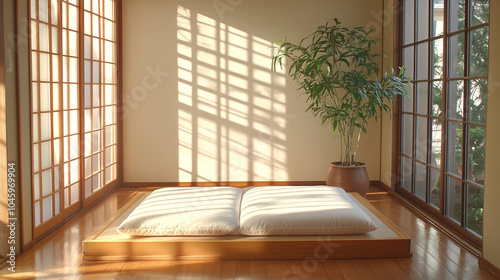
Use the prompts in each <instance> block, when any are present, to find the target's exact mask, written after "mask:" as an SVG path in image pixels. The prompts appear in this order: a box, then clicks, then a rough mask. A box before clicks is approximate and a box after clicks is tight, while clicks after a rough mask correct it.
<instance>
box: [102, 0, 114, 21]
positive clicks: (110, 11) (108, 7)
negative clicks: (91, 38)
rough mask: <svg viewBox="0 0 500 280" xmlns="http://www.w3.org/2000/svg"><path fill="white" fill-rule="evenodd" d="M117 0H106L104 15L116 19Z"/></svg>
mask: <svg viewBox="0 0 500 280" xmlns="http://www.w3.org/2000/svg"><path fill="white" fill-rule="evenodd" d="M114 3H115V1H114V0H104V16H105V17H106V18H108V19H110V20H114V19H115V17H114V14H115V5H114Z"/></svg>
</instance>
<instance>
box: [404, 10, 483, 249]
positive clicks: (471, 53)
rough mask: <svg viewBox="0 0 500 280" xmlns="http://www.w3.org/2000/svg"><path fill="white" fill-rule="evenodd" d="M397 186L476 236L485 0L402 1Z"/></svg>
mask: <svg viewBox="0 0 500 280" xmlns="http://www.w3.org/2000/svg"><path fill="white" fill-rule="evenodd" d="M402 4H403V13H402V21H403V28H402V29H403V30H402V46H401V58H402V64H404V65H406V72H405V76H408V77H412V78H413V82H412V84H411V85H409V89H408V92H409V96H410V98H408V99H403V100H402V103H401V134H400V136H401V138H400V140H401V149H400V162H401V165H400V176H401V183H400V186H399V189H400V190H402V191H403V193H407V194H408V195H409V196H410V197H411V198H413V199H416V200H419V201H421V202H424V203H425V204H426V205H428V206H429V208H430V209H434V212H436V213H437V214H438V215H440V216H443V217H446V218H445V220H447V221H449V223H450V224H452V225H456V227H461V228H464V230H463V231H464V232H467V233H469V234H472V235H473V236H475V237H476V238H478V239H480V238H481V236H482V215H483V189H484V162H485V161H484V156H485V130H486V94H487V83H488V81H487V75H488V40H489V24H488V22H489V1H488V0H447V1H445V0H429V1H413V0H403V1H402Z"/></svg>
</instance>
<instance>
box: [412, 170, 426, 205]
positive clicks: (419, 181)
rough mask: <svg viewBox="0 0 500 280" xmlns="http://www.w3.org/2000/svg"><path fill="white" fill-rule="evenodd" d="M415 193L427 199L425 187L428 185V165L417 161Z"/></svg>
mask: <svg viewBox="0 0 500 280" xmlns="http://www.w3.org/2000/svg"><path fill="white" fill-rule="evenodd" d="M414 172H415V173H414V174H415V182H414V186H415V187H414V194H415V195H416V196H417V197H419V198H420V199H422V200H424V201H425V189H426V185H427V167H426V166H425V165H423V164H421V163H418V162H415V171H414Z"/></svg>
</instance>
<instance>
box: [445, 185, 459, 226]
mask: <svg viewBox="0 0 500 280" xmlns="http://www.w3.org/2000/svg"><path fill="white" fill-rule="evenodd" d="M445 177H446V204H445V205H446V211H445V213H446V216H448V217H450V218H452V219H453V220H455V221H456V222H457V223H460V221H461V219H460V217H461V211H462V182H461V181H460V180H457V179H455V178H453V177H450V176H445Z"/></svg>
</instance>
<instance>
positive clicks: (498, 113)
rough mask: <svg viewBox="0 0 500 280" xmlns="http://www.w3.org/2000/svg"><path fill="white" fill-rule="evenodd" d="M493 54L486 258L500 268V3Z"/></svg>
mask: <svg viewBox="0 0 500 280" xmlns="http://www.w3.org/2000/svg"><path fill="white" fill-rule="evenodd" d="M490 5H491V6H490V47H489V48H490V52H489V56H490V57H489V61H490V63H489V70H488V71H489V77H488V84H489V87H488V108H487V121H486V122H487V123H486V169H485V186H484V188H485V190H484V221H483V224H484V232H483V257H484V258H485V259H486V260H487V261H489V262H490V263H492V264H493V265H495V266H496V267H497V268H500V242H499V240H498V236H499V234H500V219H499V218H498V216H499V214H500V203H498V199H499V198H500V172H499V167H500V145H499V144H500V130H499V129H498V128H500V110H498V108H499V107H500V65H499V64H498V63H497V62H498V61H500V54H499V53H498V52H497V51H493V50H498V49H499V48H500V3H499V2H498V1H490Z"/></svg>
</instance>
